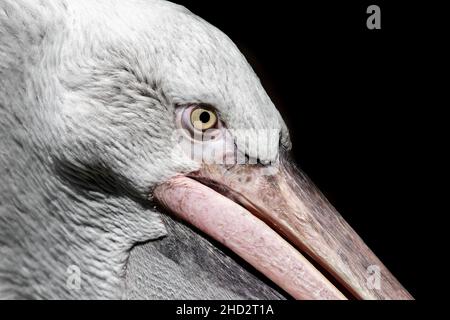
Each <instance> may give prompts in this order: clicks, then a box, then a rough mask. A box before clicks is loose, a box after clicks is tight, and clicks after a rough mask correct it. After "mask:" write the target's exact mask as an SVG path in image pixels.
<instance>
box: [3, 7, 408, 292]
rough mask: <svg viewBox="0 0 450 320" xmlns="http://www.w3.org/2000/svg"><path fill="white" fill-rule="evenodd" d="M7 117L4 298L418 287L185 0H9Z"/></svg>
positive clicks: (223, 39) (224, 41)
mask: <svg viewBox="0 0 450 320" xmlns="http://www.w3.org/2000/svg"><path fill="white" fill-rule="evenodd" d="M0 124H1V126H0V130H1V131H0V135H1V140H0V146H1V147H0V152H1V154H0V170H1V173H0V175H1V179H2V183H1V184H0V226H1V227H0V298H120V297H142V296H145V297H150V298H177V297H178V298H179V297H182V298H195V297H197V298H198V297H200V298H236V297H246V298H248V297H252V298H255V297H256V298H260V297H263V298H281V297H287V296H291V297H294V298H297V299H347V298H359V299H410V298H412V297H411V296H410V295H409V293H408V292H407V291H406V290H405V289H404V288H403V287H402V286H401V284H400V283H399V282H398V281H397V280H396V279H395V277H394V276H393V275H392V274H391V273H390V272H389V271H388V270H387V269H386V267H385V266H384V265H383V264H382V262H381V261H380V260H378V259H377V257H376V256H375V255H374V254H373V253H372V251H370V249H369V248H368V247H367V246H366V245H365V244H364V242H363V241H362V240H361V238H360V237H359V236H358V235H357V234H356V233H355V232H354V231H353V230H352V228H351V227H350V226H349V225H348V224H347V223H346V222H345V221H344V220H343V218H342V217H341V216H340V215H339V213H338V212H336V210H335V209H334V208H333V206H332V205H331V204H330V203H329V202H328V201H327V200H326V199H325V198H324V197H323V195H322V194H321V193H320V192H319V191H318V190H317V189H316V188H315V187H314V186H313V184H312V183H311V182H310V181H309V180H308V178H307V177H306V176H305V175H304V174H303V173H301V172H300V171H299V170H298V169H297V168H296V167H295V165H294V164H293V162H292V161H291V160H290V159H289V157H288V154H289V150H290V149H291V142H290V139H289V134H288V129H287V127H286V125H285V123H284V121H283V119H282V117H281V116H280V114H279V112H278V111H277V109H276V107H275V106H274V104H273V103H272V101H271V99H270V98H269V96H268V95H267V93H266V92H265V90H264V88H263V87H262V85H261V83H260V81H259V80H258V77H257V76H256V75H255V73H254V72H253V70H252V68H251V67H250V65H249V64H248V63H247V61H246V59H245V58H244V56H243V55H242V54H241V53H240V51H239V50H238V49H237V47H236V46H235V45H234V44H233V42H232V41H231V40H230V39H229V38H228V37H227V36H226V35H224V34H223V33H222V32H221V31H219V30H218V29H216V28H215V27H213V26H211V25H210V24H209V23H207V22H205V21H204V20H202V19H201V18H199V17H197V16H195V15H194V14H192V13H191V12H189V11H188V10H186V9H185V8H183V7H181V6H178V5H175V4H172V3H170V2H166V1H156V0H154V1H153V0H129V1H122V0H120V1H119V0H108V1H106V0H98V1H88V0H76V1H75V0H74V1H69V0H59V1H56V0H55V1H45V2H44V1H32V0H4V1H2V2H1V3H0ZM370 268H375V269H376V270H377V272H378V274H379V277H380V278H379V286H376V285H375V286H374V285H373V283H372V285H371V283H370V281H368V276H369V275H370V273H368V272H370V270H371V269H370ZM143 292H144V293H143Z"/></svg>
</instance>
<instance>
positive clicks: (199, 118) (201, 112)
mask: <svg viewBox="0 0 450 320" xmlns="http://www.w3.org/2000/svg"><path fill="white" fill-rule="evenodd" d="M191 123H192V125H193V126H194V128H195V129H197V130H202V131H205V130H208V129H211V128H213V127H214V126H215V125H216V123H217V115H216V114H215V113H214V112H213V111H211V110H208V109H203V108H196V109H194V110H193V111H192V113H191Z"/></svg>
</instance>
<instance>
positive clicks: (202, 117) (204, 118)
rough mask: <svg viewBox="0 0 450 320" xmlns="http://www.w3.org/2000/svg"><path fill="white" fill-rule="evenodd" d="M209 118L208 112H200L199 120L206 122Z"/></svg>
mask: <svg viewBox="0 0 450 320" xmlns="http://www.w3.org/2000/svg"><path fill="white" fill-rule="evenodd" d="M210 118H211V116H210V115H209V112H207V111H203V112H202V113H200V121H201V122H203V123H208V121H209V119H210Z"/></svg>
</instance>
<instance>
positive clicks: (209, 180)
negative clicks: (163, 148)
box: [154, 156, 413, 300]
mask: <svg viewBox="0 0 450 320" xmlns="http://www.w3.org/2000/svg"><path fill="white" fill-rule="evenodd" d="M275 169H276V172H275V173H268V168H267V167H265V166H263V165H259V164H258V165H248V164H247V165H236V166H233V167H232V168H227V167H225V166H222V165H205V166H204V167H203V168H202V169H201V170H199V171H197V172H194V173H192V174H190V175H188V176H176V177H174V178H172V179H170V180H169V181H167V182H165V183H163V184H162V185H160V186H158V187H157V188H156V189H155V191H154V195H155V197H156V199H158V200H159V202H160V203H161V204H162V205H164V206H165V207H166V208H167V209H169V210H170V211H171V212H173V213H174V214H175V215H176V216H178V217H179V218H181V219H183V220H185V221H187V222H188V223H190V224H192V225H193V226H195V227H196V228H198V229H199V230H201V231H202V232H204V233H206V234H208V235H209V236H211V237H212V238H214V239H216V240H217V241H219V242H221V243H222V244H224V245H225V246H227V247H228V248H230V249H231V250H232V251H234V252H235V253H236V254H238V255H239V256H240V257H242V258H243V259H244V260H246V261H247V262H248V263H250V264H251V265H252V266H253V267H255V268H256V269H257V270H259V271H260V272H261V273H262V274H264V275H265V276H266V277H268V278H269V279H271V280H272V281H273V282H274V283H276V284H277V285H278V286H279V287H280V288H282V289H284V290H285V291H286V292H287V293H289V294H290V295H291V296H292V297H294V298H296V299H333V300H344V299H349V298H351V299H354V298H356V299H413V298H412V296H411V295H410V294H409V293H408V292H407V291H406V290H405V289H404V288H403V287H402V285H401V284H400V283H399V282H398V281H397V280H396V279H395V277H394V276H393V275H392V274H391V273H390V272H389V270H387V268H386V267H385V266H384V265H383V264H382V263H381V261H380V260H379V259H378V258H377V257H376V256H375V255H374V253H373V252H372V251H371V250H370V249H369V248H368V247H367V246H366V245H365V243H364V242H363V241H362V240H361V238H360V237H359V236H358V235H357V234H356V233H355V231H354V230H353V229H352V228H351V227H350V226H349V225H348V224H347V223H346V222H345V221H344V219H343V218H342V217H341V216H340V214H339V213H338V212H337V211H336V210H335V209H334V208H333V207H332V205H331V204H330V203H329V202H328V201H327V200H326V199H325V198H324V197H323V195H322V194H321V193H320V192H319V191H318V190H317V189H316V188H315V187H314V185H313V184H312V183H311V182H310V181H309V179H307V178H306V176H305V175H303V174H302V173H301V172H299V171H298V170H297V169H296V168H295V167H294V166H293V165H292V163H291V162H290V161H288V160H287V159H286V158H284V156H283V157H282V159H281V161H280V163H279V165H278V167H276V168H275Z"/></svg>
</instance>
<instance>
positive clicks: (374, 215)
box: [176, 1, 438, 299]
mask: <svg viewBox="0 0 450 320" xmlns="http://www.w3.org/2000/svg"><path fill="white" fill-rule="evenodd" d="M176 2H177V3H179V4H182V5H185V6H186V7H187V8H188V9H190V10H191V11H192V12H194V13H195V14H197V15H199V16H201V17H202V18H204V19H205V20H207V21H209V22H210V23H212V24H213V25H215V26H217V27H218V28H219V29H221V30H222V31H224V32H225V33H226V34H227V35H228V36H229V37H230V38H231V39H232V40H233V41H234V42H235V43H236V44H237V45H238V47H239V48H240V49H241V51H242V52H243V53H244V55H245V56H246V57H247V59H248V60H249V62H250V64H251V65H252V66H253V68H254V69H255V71H256V73H257V74H258V76H259V77H260V79H261V81H262V83H263V85H264V87H265V89H266V90H267V92H268V93H269V95H270V96H271V98H272V100H273V101H274V103H275V105H276V106H277V107H278V109H279V110H280V111H281V113H282V115H283V118H284V119H285V121H286V122H287V124H288V127H289V129H290V133H291V138H292V141H293V145H294V147H293V152H294V157H295V159H296V160H297V162H298V164H299V165H300V167H301V168H302V169H303V170H304V171H305V172H306V173H307V174H308V175H309V176H310V178H311V179H312V180H313V181H314V182H315V183H316V184H317V185H318V187H319V188H320V189H321V190H322V192H323V193H324V194H325V195H326V196H327V197H328V199H329V200H330V201H331V202H332V203H333V205H334V206H335V207H336V208H337V209H338V211H340V212H341V214H342V215H343V216H344V218H345V219H346V220H347V221H348V222H349V223H350V225H351V226H352V227H353V228H354V229H355V230H356V231H357V233H358V234H360V236H361V237H362V238H363V239H364V240H365V242H366V243H367V244H368V245H369V247H370V248H372V250H373V251H374V252H375V253H376V254H377V255H378V257H379V258H380V259H381V260H382V261H383V262H384V264H385V265H386V266H387V267H388V268H389V269H390V270H391V271H392V273H393V274H394V275H395V276H396V277H397V278H398V279H399V281H400V282H401V283H402V284H403V285H404V286H405V287H406V288H407V289H408V290H409V291H410V292H411V294H412V295H413V296H414V297H415V298H416V299H420V298H425V297H427V296H428V294H427V290H426V289H425V286H426V283H427V282H428V281H430V280H428V279H427V278H426V277H425V275H427V274H426V271H425V269H424V265H425V263H428V262H431V260H432V256H431V254H430V253H429V252H427V250H426V249H425V250H424V249H423V248H425V247H426V245H425V244H424V243H425V239H424V238H428V237H427V236H426V235H425V229H426V227H425V225H424V222H423V220H424V219H423V218H421V216H422V215H424V214H425V215H426V214H428V212H425V211H423V208H422V205H421V203H422V202H421V200H424V192H423V190H422V189H424V187H423V185H421V182H419V178H420V177H421V176H423V175H426V172H424V168H423V166H422V165H420V160H419V156H420V155H422V154H423V153H424V152H426V151H425V150H423V149H422V148H424V147H425V146H426V141H425V138H424V135H423V134H422V132H423V131H424V129H423V126H424V123H425V122H426V119H427V112H424V110H423V106H422V108H417V107H416V106H418V105H420V104H421V99H422V98H423V97H422V94H421V93H422V91H423V85H422V83H423V82H424V80H425V81H427V80H426V78H423V77H422V75H421V72H422V71H424V70H426V69H427V67H428V66H427V61H429V60H427V59H426V58H429V56H426V58H425V54H427V52H426V51H427V50H426V48H428V49H429V50H431V48H430V47H429V46H428V44H427V43H428V42H430V37H429V35H430V34H429V27H430V26H429V25H425V21H427V22H428V20H425V18H424V16H426V15H427V10H429V9H430V8H429V7H426V8H425V7H423V5H421V4H412V3H411V2H396V5H395V6H394V4H392V3H390V4H388V3H386V2H384V1H374V2H364V1H363V2H353V3H351V1H326V2H324V1H317V2H314V3H307V2H302V1H284V2H282V1H268V2H261V1H245V2H244V1H223V2H222V1H221V2H219V1H176ZM391 2H392V1H391ZM370 4H377V5H379V6H380V8H381V27H382V28H381V30H368V29H367V27H366V19H367V17H368V16H369V15H368V14H367V13H366V8H367V6H368V5H370ZM419 14H420V15H419ZM428 259H429V260H428ZM435 271H436V272H437V271H438V270H435ZM427 276H428V277H429V276H430V274H428V275H427ZM431 281H434V280H431Z"/></svg>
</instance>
